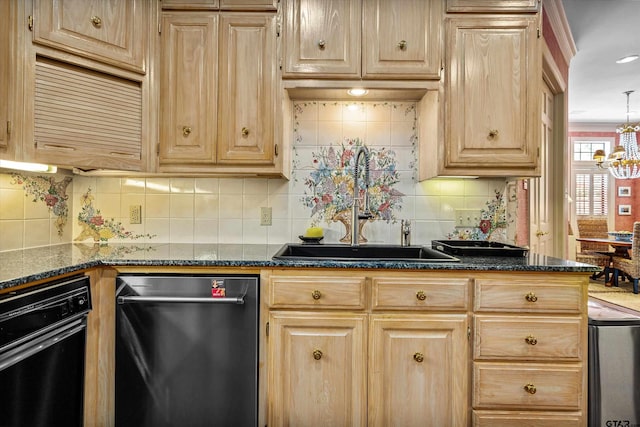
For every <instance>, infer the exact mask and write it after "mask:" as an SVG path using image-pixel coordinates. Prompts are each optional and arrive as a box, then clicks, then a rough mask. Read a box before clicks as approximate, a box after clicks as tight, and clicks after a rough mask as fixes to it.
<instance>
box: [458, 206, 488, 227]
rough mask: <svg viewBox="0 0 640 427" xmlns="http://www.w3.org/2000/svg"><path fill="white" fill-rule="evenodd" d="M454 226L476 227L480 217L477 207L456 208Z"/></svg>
mask: <svg viewBox="0 0 640 427" xmlns="http://www.w3.org/2000/svg"><path fill="white" fill-rule="evenodd" d="M455 215H456V227H478V226H479V225H480V219H481V217H482V211H481V210H479V209H456V210H455Z"/></svg>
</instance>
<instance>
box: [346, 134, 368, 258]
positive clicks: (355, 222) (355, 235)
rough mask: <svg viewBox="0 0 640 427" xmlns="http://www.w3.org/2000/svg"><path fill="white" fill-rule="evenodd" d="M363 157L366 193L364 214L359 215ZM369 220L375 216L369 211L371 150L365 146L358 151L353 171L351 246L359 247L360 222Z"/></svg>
mask: <svg viewBox="0 0 640 427" xmlns="http://www.w3.org/2000/svg"><path fill="white" fill-rule="evenodd" d="M361 156H364V187H365V191H364V198H363V205H364V212H362V213H359V212H358V209H359V206H358V205H359V203H358V202H359V201H360V198H359V197H358V195H359V193H360V186H359V185H358V170H359V163H360V157H361ZM369 218H373V214H372V213H371V210H370V209H369V149H368V148H367V147H365V146H364V145H362V146H360V147H359V148H358V151H356V155H355V167H354V169H353V208H352V209H351V246H358V245H359V242H358V241H359V240H360V235H359V233H360V228H359V227H358V226H359V220H361V219H369Z"/></svg>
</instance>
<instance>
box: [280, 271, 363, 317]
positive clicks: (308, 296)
mask: <svg viewBox="0 0 640 427" xmlns="http://www.w3.org/2000/svg"><path fill="white" fill-rule="evenodd" d="M365 283H366V279H365V277H364V276H348V277H347V276H344V277H342V276H327V277H323V276H283V277H278V276H274V277H272V278H271V281H270V287H269V305H270V306H271V307H279V308H300V307H303V308H311V307H318V308H350V309H364V307H365Z"/></svg>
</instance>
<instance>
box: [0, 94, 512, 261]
mask: <svg viewBox="0 0 640 427" xmlns="http://www.w3.org/2000/svg"><path fill="white" fill-rule="evenodd" d="M350 105H356V107H357V108H355V109H350ZM293 111H294V115H295V117H294V122H295V125H294V127H295V129H294V135H293V139H294V144H295V145H294V147H293V150H294V151H293V155H292V159H293V162H294V163H293V172H292V176H291V180H289V181H287V180H284V179H275V178H273V179H268V178H206V177H197V178H195V177H170V176H167V177H149V178H140V177H129V178H112V177H94V176H91V177H87V176H74V177H73V182H72V185H71V186H70V187H69V189H68V192H67V193H68V194H69V196H70V197H69V203H68V204H69V211H70V212H69V217H68V219H67V223H66V225H65V227H64V232H63V233H62V236H59V235H58V233H57V229H56V227H55V226H54V222H55V220H56V218H57V217H56V216H55V215H53V214H52V213H51V212H50V211H49V209H48V207H47V206H46V205H45V204H44V203H43V202H42V201H39V200H38V201H35V202H34V201H33V200H32V199H33V198H32V197H25V191H24V190H23V188H22V187H21V186H19V185H16V184H14V183H12V182H11V176H10V175H9V174H2V173H0V250H11V249H20V248H24V247H33V246H44V245H48V244H56V243H61V242H70V241H73V239H74V238H76V237H77V236H78V235H79V233H80V231H81V229H80V226H79V225H78V221H77V217H78V213H79V212H80V208H81V201H80V200H81V197H82V195H83V194H85V193H86V192H87V191H88V190H89V189H91V194H92V195H93V197H94V202H93V203H94V205H95V208H96V209H99V210H100V212H101V214H102V216H103V218H104V219H109V218H113V219H114V220H115V221H121V223H122V226H123V227H124V229H125V230H127V231H130V232H131V233H133V234H134V235H145V234H151V235H154V237H153V238H149V237H141V238H138V239H134V238H132V239H130V241H132V242H133V241H137V242H151V241H152V242H176V243H178V242H180V243H183V242H184V243H189V242H196V243H211V244H217V243H222V244H235V243H237V244H242V243H255V244H276V245H278V244H284V243H287V242H291V241H294V242H295V241H298V235H301V234H304V232H305V230H306V229H307V228H308V227H309V226H311V225H312V223H314V218H311V209H310V208H309V207H306V206H304V205H303V203H302V198H303V196H304V195H305V194H307V192H308V191H310V190H309V187H308V186H307V185H306V180H307V178H308V177H309V175H310V173H311V172H312V171H313V170H314V163H313V158H314V157H313V155H314V153H317V152H319V150H320V149H321V148H323V147H328V146H329V145H333V146H334V147H337V146H339V145H340V144H341V143H342V142H343V138H345V137H349V138H360V139H362V140H363V141H364V142H365V143H366V144H367V145H368V146H370V147H375V149H376V150H381V149H384V150H390V151H393V152H394V153H395V160H396V168H397V170H398V171H399V179H400V182H398V183H396V184H394V187H393V188H395V189H396V190H398V191H400V192H402V193H403V194H404V197H402V201H401V203H400V208H399V209H396V211H395V212H394V213H395V217H396V218H397V220H400V219H409V220H412V242H413V243H415V244H429V243H430V241H431V240H433V239H442V238H445V236H446V234H447V233H450V232H451V231H453V229H454V210H455V209H459V208H482V207H484V206H485V205H486V203H487V201H488V200H491V199H492V198H493V197H495V190H499V191H502V190H503V189H504V187H505V180H504V179H475V180H468V179H433V180H429V181H425V182H421V183H418V182H416V181H415V175H416V170H415V165H416V162H417V156H418V155H420V154H421V155H425V156H429V155H430V154H429V153H419V152H418V149H417V144H416V143H417V140H416V138H417V137H416V134H415V133H416V130H415V129H416V106H415V104H413V103H408V102H400V103H393V102H356V103H355V104H354V103H353V102H351V103H346V102H337V101H304V102H296V103H294V109H293ZM434 161H435V159H434ZM131 205H141V206H142V224H138V225H136V224H129V206H131ZM261 207H271V209H272V225H271V226H261V225H260V208H261ZM316 222H317V223H318V225H319V226H321V227H323V228H324V230H325V239H324V241H325V242H329V243H331V242H338V240H339V239H340V238H341V237H342V236H343V235H344V232H345V230H344V226H343V225H342V224H341V223H338V222H330V223H326V222H324V221H316ZM364 234H365V236H366V237H367V238H368V239H369V241H370V242H372V243H374V242H375V243H399V240H400V232H399V224H398V223H397V222H394V221H390V222H389V223H387V222H385V221H375V222H373V223H367V224H366V225H365V228H364ZM114 241H117V239H114ZM87 243H90V242H89V241H87ZM239 250H241V247H240V249H239ZM241 256H242V254H240V255H239V257H241Z"/></svg>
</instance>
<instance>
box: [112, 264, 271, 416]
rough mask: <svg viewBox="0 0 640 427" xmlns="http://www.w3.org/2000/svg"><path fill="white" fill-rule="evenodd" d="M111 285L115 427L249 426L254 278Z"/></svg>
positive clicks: (177, 278) (176, 278) (253, 396)
mask: <svg viewBox="0 0 640 427" xmlns="http://www.w3.org/2000/svg"><path fill="white" fill-rule="evenodd" d="M214 282H215V283H222V284H223V285H224V288H225V291H226V296H225V297H224V298H214V297H213V296H212V284H213V283H214ZM117 286H118V289H117V296H116V298H117V308H116V425H117V426H119V427H122V426H135V427H141V426H153V427H161V426H256V425H257V410H258V385H257V381H258V319H259V317H258V308H259V305H258V295H259V293H258V278H257V277H256V276H253V277H246V276H243V277H237V276H235V277H230V276H215V277H213V276H184V275H164V276H150V275H126V276H119V277H118V279H117Z"/></svg>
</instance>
